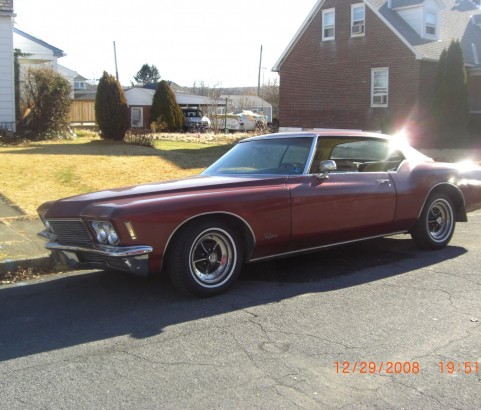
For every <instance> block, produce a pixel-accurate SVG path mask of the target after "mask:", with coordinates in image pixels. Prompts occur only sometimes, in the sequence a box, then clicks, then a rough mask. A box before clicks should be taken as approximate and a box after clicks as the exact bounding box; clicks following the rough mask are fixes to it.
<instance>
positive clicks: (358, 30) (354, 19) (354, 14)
mask: <svg viewBox="0 0 481 410" xmlns="http://www.w3.org/2000/svg"><path fill="white" fill-rule="evenodd" d="M365 28H366V9H365V7H364V3H362V4H352V5H351V37H360V36H363V35H364V32H365Z"/></svg>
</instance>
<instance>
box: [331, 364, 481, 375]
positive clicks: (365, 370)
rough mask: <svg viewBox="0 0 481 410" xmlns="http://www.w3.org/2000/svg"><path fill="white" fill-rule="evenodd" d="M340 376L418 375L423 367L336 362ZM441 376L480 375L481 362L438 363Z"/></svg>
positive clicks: (416, 365)
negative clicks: (480, 364) (480, 363)
mask: <svg viewBox="0 0 481 410" xmlns="http://www.w3.org/2000/svg"><path fill="white" fill-rule="evenodd" d="M334 364H335V366H336V373H338V374H356V373H357V374H418V373H420V372H421V365H420V363H419V362H417V361H412V362H410V361H405V362H402V361H394V362H392V361H387V362H384V361H383V362H372V361H369V362H368V361H360V362H357V361H356V362H334ZM437 365H438V370H439V373H440V374H471V373H473V374H479V367H480V366H479V362H454V361H445V362H438V363H437Z"/></svg>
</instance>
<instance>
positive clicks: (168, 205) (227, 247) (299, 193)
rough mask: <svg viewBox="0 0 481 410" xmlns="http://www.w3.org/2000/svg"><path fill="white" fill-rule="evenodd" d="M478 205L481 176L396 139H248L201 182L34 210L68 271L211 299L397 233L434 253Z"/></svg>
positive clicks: (311, 135) (322, 135)
mask: <svg viewBox="0 0 481 410" xmlns="http://www.w3.org/2000/svg"><path fill="white" fill-rule="evenodd" d="M480 207H481V168H480V167H477V166H474V165H473V166H470V167H467V166H463V167H461V166H458V165H456V164H448V163H438V162H435V161H433V160H432V159H430V158H428V157H426V156H424V155H423V154H421V153H420V152H418V151H416V150H415V149H414V148H412V147H411V146H409V145H408V144H407V143H402V140H401V139H400V138H397V137H389V136H386V135H380V134H373V133H364V132H351V131H326V132H303V133H281V134H271V135H265V136H260V137H253V138H249V139H246V140H243V141H241V142H240V143H239V144H237V145H236V146H235V147H234V148H232V149H231V150H230V151H229V152H228V153H226V154H225V155H224V156H222V157H221V158H220V159H219V160H217V161H216V162H215V163H214V164H213V165H211V166H210V167H209V168H207V169H206V170H205V171H204V172H203V173H202V174H200V175H199V176H195V177H191V178H187V179H180V180H175V181H168V182H157V183H150V184H144V185H138V186H132V187H126V188H119V189H112V190H108V191H101V192H94V193H90V194H85V195H79V196H74V197H70V198H65V199H61V200H58V201H55V202H49V203H45V204H43V205H42V206H40V208H39V210H38V211H39V215H40V217H41V219H42V220H43V222H44V224H45V226H46V230H45V231H44V232H43V233H42V235H44V236H45V237H47V238H48V239H49V242H48V243H47V245H46V247H47V249H50V250H52V251H53V252H54V253H55V254H56V255H57V256H59V257H60V258H61V259H63V260H64V261H65V262H67V263H68V264H69V265H70V266H71V267H73V268H85V267H93V268H105V269H117V270H123V271H127V272H131V273H134V274H137V275H143V276H144V275H149V274H155V273H158V272H161V271H166V272H167V273H168V274H169V276H170V278H171V280H172V282H173V284H174V285H175V286H176V287H177V288H178V289H179V290H181V291H184V292H188V293H191V294H194V295H199V296H211V295H216V294H219V293H221V292H223V291H225V290H226V289H228V288H229V287H230V286H231V285H232V284H233V283H234V282H235V280H236V278H237V276H238V274H239V271H240V269H241V266H242V265H243V264H244V263H245V262H255V261H260V260H265V259H271V258H278V257H285V256H290V255H295V254H299V253H302V252H307V251H315V250H317V249H322V248H325V247H331V246H334V245H342V244H346V243H350V242H354V241H360V240H365V239H370V238H376V237H382V236H386V235H394V234H403V233H409V234H411V236H412V238H413V239H414V241H415V243H416V244H417V245H419V246H420V247H421V248H425V249H439V248H442V247H445V246H446V245H447V244H448V243H449V242H450V240H451V237H452V235H453V233H454V229H455V224H456V222H465V221H467V213H468V212H471V211H473V210H476V209H479V208H480ZM326 257H329V256H328V254H326ZM292 274H293V275H295V274H296V273H295V272H292Z"/></svg>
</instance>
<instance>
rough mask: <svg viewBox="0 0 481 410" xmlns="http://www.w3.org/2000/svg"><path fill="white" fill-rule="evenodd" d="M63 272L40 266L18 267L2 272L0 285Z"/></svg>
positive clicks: (0, 273)
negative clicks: (40, 267)
mask: <svg viewBox="0 0 481 410" xmlns="http://www.w3.org/2000/svg"><path fill="white" fill-rule="evenodd" d="M61 273H63V272H59V271H54V270H52V269H39V268H31V267H30V268H22V267H20V268H18V269H17V270H15V271H6V272H0V285H10V284H13V283H19V282H26V281H29V280H33V279H39V278H40V277H42V276H45V275H51V274H61Z"/></svg>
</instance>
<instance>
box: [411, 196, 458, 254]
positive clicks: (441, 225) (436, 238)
mask: <svg viewBox="0 0 481 410" xmlns="http://www.w3.org/2000/svg"><path fill="white" fill-rule="evenodd" d="M455 225H456V218H455V212H454V208H453V204H452V202H451V200H450V199H449V198H448V197H447V196H446V195H444V194H434V195H431V196H430V197H429V198H428V200H427V201H426V204H425V206H424V208H423V210H422V212H421V216H420V217H419V219H418V221H417V222H416V225H414V228H413V229H412V231H411V236H412V238H413V240H414V241H415V242H416V244H417V245H418V246H419V247H421V248H423V249H440V248H443V247H445V246H446V245H447V244H448V243H449V241H450V240H451V238H452V236H453V233H454V228H455Z"/></svg>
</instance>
